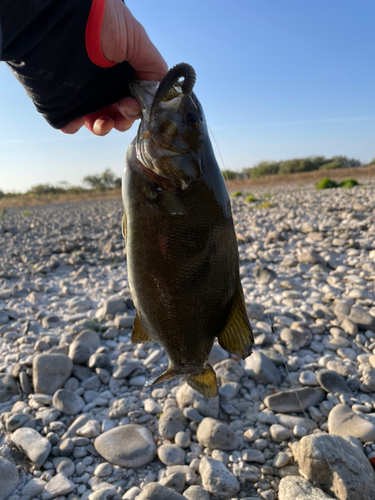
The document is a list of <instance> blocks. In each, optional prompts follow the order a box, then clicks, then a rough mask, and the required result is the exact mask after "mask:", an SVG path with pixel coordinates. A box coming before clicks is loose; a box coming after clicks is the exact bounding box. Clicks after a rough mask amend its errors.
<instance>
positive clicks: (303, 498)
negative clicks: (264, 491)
mask: <svg viewBox="0 0 375 500" xmlns="http://www.w3.org/2000/svg"><path fill="white" fill-rule="evenodd" d="M278 493H279V500H291V499H293V500H328V499H332V497H331V496H329V495H327V494H326V493H324V491H322V490H321V489H319V488H316V487H315V486H313V485H312V484H311V483H310V482H309V481H307V480H306V479H304V478H303V477H296V476H287V477H283V478H282V479H281V481H280V484H279V491H278Z"/></svg>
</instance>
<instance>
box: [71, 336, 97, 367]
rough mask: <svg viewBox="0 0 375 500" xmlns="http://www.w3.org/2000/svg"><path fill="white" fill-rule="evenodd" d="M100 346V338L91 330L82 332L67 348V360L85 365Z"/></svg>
mask: <svg viewBox="0 0 375 500" xmlns="http://www.w3.org/2000/svg"><path fill="white" fill-rule="evenodd" d="M99 345H100V337H99V335H98V334H97V333H96V332H94V331H93V330H83V331H82V332H81V333H80V334H79V335H77V337H76V338H75V339H74V340H73V342H72V343H71V344H70V346H69V358H70V359H72V360H73V363H75V364H83V363H86V362H87V361H88V360H89V358H90V356H91V354H93V353H94V352H95V351H96V349H97V348H98V347H99Z"/></svg>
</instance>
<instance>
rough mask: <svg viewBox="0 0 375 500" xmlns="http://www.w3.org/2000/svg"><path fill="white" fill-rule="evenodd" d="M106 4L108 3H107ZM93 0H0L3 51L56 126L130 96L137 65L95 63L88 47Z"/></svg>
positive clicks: (0, 46) (2, 53) (45, 115)
mask: <svg viewBox="0 0 375 500" xmlns="http://www.w3.org/2000/svg"><path fill="white" fill-rule="evenodd" d="M103 5H104V4H103ZM91 6H92V0H0V23H1V26H0V55H1V60H2V61H6V63H7V64H8V66H9V67H10V68H11V70H12V72H13V74H14V75H15V77H16V78H17V79H18V80H19V81H20V83H21V84H22V85H23V87H24V88H25V90H26V93H27V94H28V95H29V96H30V97H31V99H32V100H33V102H34V105H35V107H36V109H37V111H39V113H41V114H42V115H43V116H44V118H45V119H46V120H47V122H48V123H49V124H50V125H52V127H54V128H57V129H59V128H62V127H64V126H65V125H66V124H68V123H69V122H70V121H72V120H73V119H75V118H78V117H81V116H85V115H87V114H89V113H93V112H95V111H98V110H100V109H102V108H105V107H106V106H109V105H111V104H113V103H115V102H116V101H118V100H119V99H121V98H122V97H125V96H128V95H130V92H129V87H128V84H129V82H130V81H131V80H132V79H133V78H134V70H133V68H132V67H131V66H130V65H129V64H128V63H127V62H123V63H120V64H116V65H111V67H99V66H98V65H96V64H94V63H93V62H92V61H91V60H90V58H89V56H88V54H87V50H86V40H85V36H86V25H87V21H88V18H89V15H90V9H91Z"/></svg>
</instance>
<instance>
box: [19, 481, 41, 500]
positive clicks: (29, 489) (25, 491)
mask: <svg viewBox="0 0 375 500" xmlns="http://www.w3.org/2000/svg"><path fill="white" fill-rule="evenodd" d="M46 484H47V483H46V481H43V479H40V478H39V477H35V478H33V479H31V480H30V481H29V482H28V483H26V484H25V486H24V487H23V488H22V491H21V493H22V495H25V496H29V497H30V498H34V497H36V496H38V495H39V494H40V493H42V491H43V490H44V487H45V485H46Z"/></svg>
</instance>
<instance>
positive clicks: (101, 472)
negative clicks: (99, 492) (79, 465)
mask: <svg viewBox="0 0 375 500" xmlns="http://www.w3.org/2000/svg"><path fill="white" fill-rule="evenodd" d="M112 471H113V467H112V465H111V464H109V463H108V462H102V463H101V464H99V465H97V467H96V468H95V470H94V476H96V477H107V476H110V475H111V474H112Z"/></svg>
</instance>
